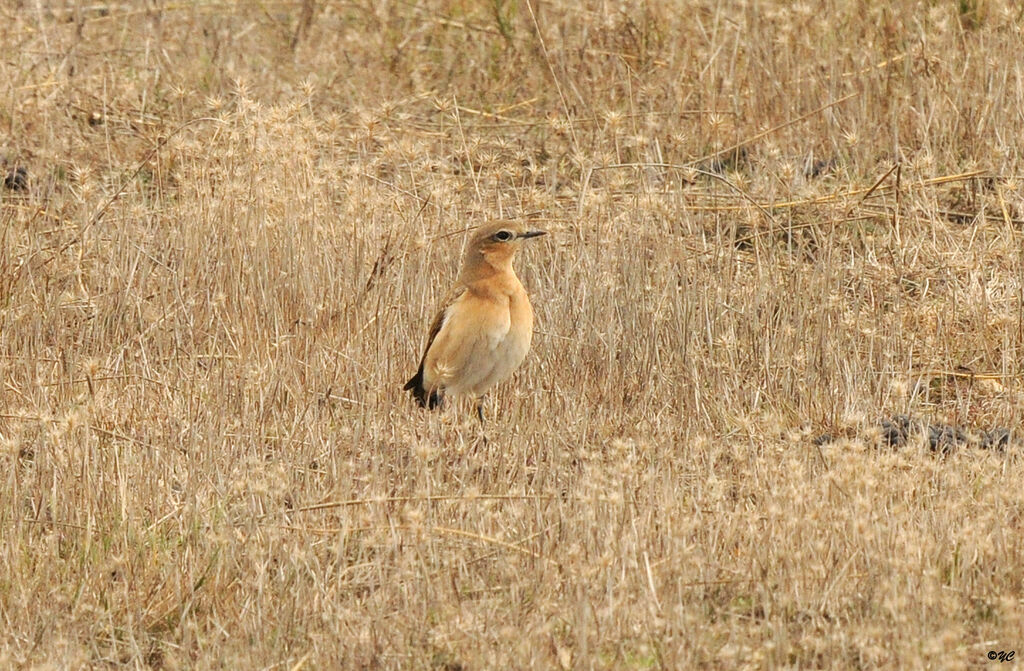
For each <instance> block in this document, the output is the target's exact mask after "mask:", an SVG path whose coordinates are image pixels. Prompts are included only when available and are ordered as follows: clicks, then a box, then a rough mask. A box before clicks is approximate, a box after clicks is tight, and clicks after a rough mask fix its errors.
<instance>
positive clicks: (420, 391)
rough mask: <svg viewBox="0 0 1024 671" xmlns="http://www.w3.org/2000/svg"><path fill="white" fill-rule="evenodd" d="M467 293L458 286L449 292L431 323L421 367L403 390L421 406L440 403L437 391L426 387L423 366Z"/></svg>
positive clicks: (431, 405)
mask: <svg viewBox="0 0 1024 671" xmlns="http://www.w3.org/2000/svg"><path fill="white" fill-rule="evenodd" d="M465 292H466V289H465V287H462V286H457V287H455V288H454V289H452V290H451V291H450V292H448V295H447V296H446V297H445V300H444V301H442V303H441V309H440V310H438V311H437V314H436V315H434V321H432V322H431V323H430V330H429V331H427V344H426V346H425V347H424V348H423V355H422V356H421V357H420V366H419V369H417V371H416V374H415V375H413V376H412V378H410V379H409V381H408V382H406V383H405V387H403V389H405V390H407V391H412V393H413V395H414V396H415V397H416V400H417V401H419V402H420V405H424V406H428V407H431V408H433V407H435V406H436V405H437V404H438V403H439V397H437V393H436V390H433V389H427V388H426V386H425V385H424V380H423V366H424V364H425V363H426V361H427V353H428V352H430V347H431V346H432V345H433V344H434V339H435V338H437V334H438V333H440V332H441V328H442V327H443V326H444V323H445V319H447V317H448V314H449V311H450V310H451V308H452V306H453V305H454V304H455V302H456V301H458V300H459V298H461V297H462V295H463V294H464V293H465Z"/></svg>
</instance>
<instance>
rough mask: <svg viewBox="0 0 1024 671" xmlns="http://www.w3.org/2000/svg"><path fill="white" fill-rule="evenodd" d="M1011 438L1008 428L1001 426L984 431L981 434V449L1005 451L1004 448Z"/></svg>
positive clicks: (1007, 445)
mask: <svg viewBox="0 0 1024 671" xmlns="http://www.w3.org/2000/svg"><path fill="white" fill-rule="evenodd" d="M1011 438H1012V434H1011V433H1010V430H1009V429H1004V428H1002V427H1000V428H998V429H992V430H991V431H985V432H984V433H983V434H982V436H981V449H983V450H999V451H1000V452H1005V451H1006V448H1007V447H1009V445H1010V439H1011Z"/></svg>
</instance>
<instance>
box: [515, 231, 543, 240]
mask: <svg viewBox="0 0 1024 671" xmlns="http://www.w3.org/2000/svg"><path fill="white" fill-rule="evenodd" d="M547 233H548V232H547V231H527V232H525V233H520V234H519V237H520V238H523V239H526V238H536V237H537V236H539V235H547Z"/></svg>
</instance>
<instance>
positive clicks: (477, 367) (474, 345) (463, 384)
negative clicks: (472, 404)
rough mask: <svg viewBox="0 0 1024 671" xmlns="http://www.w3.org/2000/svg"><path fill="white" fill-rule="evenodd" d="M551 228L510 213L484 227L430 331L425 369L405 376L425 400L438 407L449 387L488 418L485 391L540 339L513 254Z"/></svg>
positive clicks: (410, 387)
mask: <svg viewBox="0 0 1024 671" xmlns="http://www.w3.org/2000/svg"><path fill="white" fill-rule="evenodd" d="M546 233H547V231H542V230H531V229H530V228H528V227H527V226H526V225H525V224H523V223H520V222H516V221H508V220H498V221H490V222H487V223H485V224H482V225H481V226H479V227H478V228H477V229H476V231H475V232H474V234H473V237H472V239H471V240H470V242H469V246H468V248H467V250H466V255H465V258H464V259H463V262H462V270H461V272H460V273H459V276H458V280H457V281H456V283H455V286H454V287H453V288H452V290H451V291H450V292H449V293H448V295H447V297H446V299H445V301H444V302H443V303H442V307H441V309H440V310H439V311H438V313H437V316H435V317H434V321H433V322H432V323H431V325H430V330H429V331H428V332H427V346H426V348H424V350H423V356H422V357H420V365H419V369H418V370H417V371H416V374H415V375H413V376H412V378H410V379H409V381H408V382H406V383H405V387H404V389H405V390H406V391H409V392H412V396H413V398H414V399H416V402H417V403H418V404H419V406H420V407H424V408H428V409H430V410H433V409H435V408H437V407H439V406H441V405H442V403H443V401H444V397H445V395H446V394H451V395H469V396H472V397H474V398H475V399H476V402H477V406H476V411H477V417H478V418H479V419H480V422H481V423H483V421H484V411H483V400H484V395H485V394H486V393H487V391H488V390H490V389H491V388H492V387H494V385H496V384H498V383H499V382H502V381H504V380H505V379H507V378H508V377H509V376H510V375H512V373H513V372H514V371H515V370H516V369H517V368H518V367H519V365H520V364H522V363H523V359H525V358H526V353H527V352H528V351H529V349H530V341H531V340H532V339H533V307H532V306H531V305H530V298H529V296H527V294H526V289H524V288H523V285H522V283H521V282H520V281H519V278H518V277H517V276H516V273H515V270H513V268H512V260H513V259H514V258H515V255H516V252H517V251H519V248H520V247H521V246H522V243H523V242H524V241H525V240H529V239H531V238H536V237H539V236H541V235H545V234H546Z"/></svg>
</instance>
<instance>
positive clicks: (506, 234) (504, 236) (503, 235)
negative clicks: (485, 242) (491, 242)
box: [494, 231, 515, 242]
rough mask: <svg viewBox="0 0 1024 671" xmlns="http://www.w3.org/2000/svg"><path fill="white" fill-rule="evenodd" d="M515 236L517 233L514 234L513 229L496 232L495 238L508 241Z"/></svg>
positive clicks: (499, 240)
mask: <svg viewBox="0 0 1024 671" xmlns="http://www.w3.org/2000/svg"><path fill="white" fill-rule="evenodd" d="M514 237H515V235H513V233H512V231H498V232H497V233H495V234H494V239H495V240H497V241H498V242H508V241H509V240H511V239H512V238H514Z"/></svg>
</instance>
